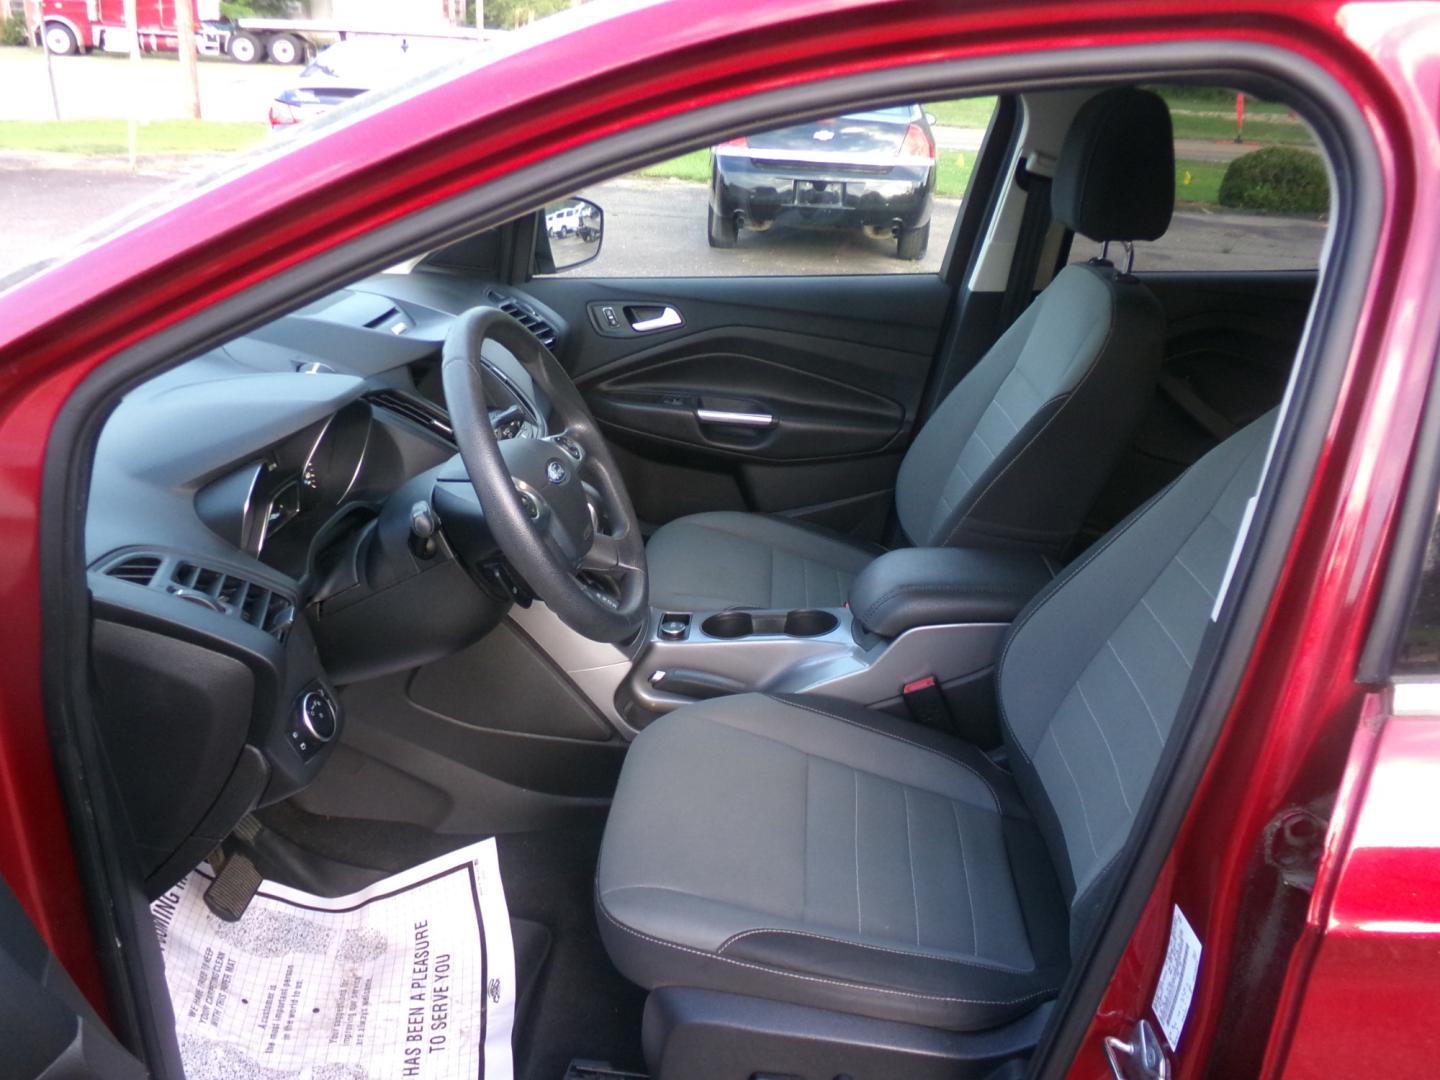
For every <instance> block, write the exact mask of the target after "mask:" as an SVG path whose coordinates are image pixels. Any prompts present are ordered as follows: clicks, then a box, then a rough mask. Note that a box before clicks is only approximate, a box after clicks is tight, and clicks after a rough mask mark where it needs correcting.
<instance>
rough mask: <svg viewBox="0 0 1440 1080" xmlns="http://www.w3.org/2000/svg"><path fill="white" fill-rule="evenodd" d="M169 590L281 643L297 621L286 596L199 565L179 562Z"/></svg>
mask: <svg viewBox="0 0 1440 1080" xmlns="http://www.w3.org/2000/svg"><path fill="white" fill-rule="evenodd" d="M166 588H167V591H168V592H171V593H174V594H175V595H177V596H179V597H181V599H184V600H192V601H194V602H196V603H199V604H201V605H202V606H204V607H208V608H210V609H211V610H212V611H218V612H220V613H221V614H222V615H230V616H233V617H235V618H238V619H239V620H240V621H241V622H245V623H249V624H250V625H251V626H254V627H256V628H258V629H260V630H264V631H265V632H266V633H267V634H269V635H270V636H271V637H273V638H275V639H276V640H278V641H284V640H285V635H286V634H287V633H288V632H289V630H290V624H291V623H292V622H294V621H295V602H294V601H293V600H291V599H290V598H289V597H288V596H286V595H285V594H284V593H280V592H276V591H275V590H274V589H269V588H266V587H265V586H263V585H257V584H256V583H255V582H253V581H248V580H246V579H245V578H242V577H238V576H236V575H235V574H229V573H226V572H224V571H222V570H215V569H212V568H210V567H208V566H201V565H200V564H199V563H193V562H185V561H181V562H178V563H176V564H175V569H174V571H173V572H172V573H171V575H170V583H169V585H168V586H167V587H166Z"/></svg>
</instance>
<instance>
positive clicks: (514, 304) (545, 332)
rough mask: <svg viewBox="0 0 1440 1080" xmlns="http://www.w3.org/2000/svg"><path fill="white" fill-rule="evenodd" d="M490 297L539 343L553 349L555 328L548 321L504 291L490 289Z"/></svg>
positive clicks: (555, 336)
mask: <svg viewBox="0 0 1440 1080" xmlns="http://www.w3.org/2000/svg"><path fill="white" fill-rule="evenodd" d="M490 299H492V300H494V301H495V306H496V307H498V308H499V309H500V310H501V311H503V312H505V314H506V315H509V316H510V317H511V318H512V319H514V320H515V321H516V322H518V323H519V324H520V325H521V326H523V327H525V329H526V330H529V331H530V333H532V334H534V335H535V336H536V337H537V338H539V339H540V344H541V345H544V346H545V347H546V348H547V349H549V350H550V351H552V352H553V351H554V350H555V342H556V340H557V335H556V333H555V328H554V327H553V326H551V325H550V324H549V323H548V322H546V321H545V320H544V319H542V318H541V317H540V316H539V315H536V314H535V312H533V311H532V310H530V308H528V307H526V306H525V305H524V304H522V303H520V301H518V300H516V299H514V298H513V297H510V296H506V295H505V294H504V293H499V292H495V291H494V290H493V289H492V290H491V292H490Z"/></svg>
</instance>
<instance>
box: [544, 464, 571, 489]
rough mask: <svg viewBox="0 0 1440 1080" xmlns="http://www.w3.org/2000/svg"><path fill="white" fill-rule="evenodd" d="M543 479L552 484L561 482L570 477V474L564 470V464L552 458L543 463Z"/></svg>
mask: <svg viewBox="0 0 1440 1080" xmlns="http://www.w3.org/2000/svg"><path fill="white" fill-rule="evenodd" d="M545 479H546V480H549V481H550V483H552V484H563V483H564V482H565V481H566V480H569V479H570V474H569V473H568V472H566V471H565V466H564V465H561V464H560V462H558V461H555V460H553V459H552V460H550V461H548V462H546V463H545Z"/></svg>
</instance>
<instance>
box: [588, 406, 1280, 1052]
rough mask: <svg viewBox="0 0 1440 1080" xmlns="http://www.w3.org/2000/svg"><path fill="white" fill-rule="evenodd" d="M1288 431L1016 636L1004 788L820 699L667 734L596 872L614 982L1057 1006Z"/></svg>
mask: <svg viewBox="0 0 1440 1080" xmlns="http://www.w3.org/2000/svg"><path fill="white" fill-rule="evenodd" d="M1272 427H1273V417H1265V418H1263V419H1262V420H1260V421H1257V422H1256V423H1254V424H1252V425H1251V426H1250V427H1247V428H1246V429H1244V430H1243V431H1241V432H1240V433H1239V434H1237V435H1235V436H1233V437H1232V438H1230V439H1229V440H1227V441H1226V442H1224V443H1222V444H1221V445H1220V446H1218V447H1217V448H1216V449H1215V450H1213V451H1211V453H1210V454H1208V455H1207V456H1206V457H1204V458H1203V459H1201V461H1200V462H1198V463H1197V464H1196V465H1195V466H1194V467H1192V468H1191V469H1190V470H1189V471H1188V472H1186V473H1185V474H1184V475H1183V476H1181V477H1180V478H1179V480H1177V481H1176V482H1175V483H1174V484H1173V485H1172V486H1171V487H1170V488H1169V489H1168V490H1166V491H1165V492H1163V493H1162V494H1161V495H1159V496H1157V497H1156V498H1155V499H1154V500H1152V501H1151V502H1150V503H1148V504H1147V505H1146V506H1145V507H1144V508H1142V509H1141V510H1140V511H1137V512H1136V513H1135V514H1133V515H1132V516H1131V517H1130V518H1129V519H1128V520H1127V521H1125V522H1124V523H1122V524H1121V525H1120V526H1118V527H1117V528H1115V529H1114V530H1112V531H1111V532H1110V533H1109V534H1108V535H1107V536H1106V537H1105V538H1104V539H1103V540H1101V541H1100V542H1099V543H1097V544H1096V545H1094V546H1093V547H1092V548H1091V549H1090V550H1089V551H1087V552H1086V553H1085V554H1084V555H1083V556H1082V557H1081V558H1080V559H1078V560H1076V561H1075V562H1074V563H1072V564H1071V565H1070V566H1069V567H1067V568H1066V569H1065V571H1064V572H1063V573H1062V574H1061V575H1060V576H1059V577H1058V578H1057V579H1056V580H1055V581H1054V582H1053V583H1052V584H1051V586H1049V587H1048V588H1047V590H1046V591H1045V592H1043V593H1042V594H1041V595H1040V596H1038V597H1037V598H1036V599H1035V600H1034V601H1032V603H1031V605H1030V606H1029V607H1028V608H1027V609H1026V611H1025V612H1023V613H1022V615H1021V616H1020V618H1019V619H1018V620H1017V621H1016V622H1015V624H1014V626H1013V627H1012V629H1011V631H1010V633H1009V635H1008V637H1007V639H1006V643H1005V646H1004V648H1003V651H1002V653H1001V656H1000V660H999V665H998V675H997V696H998V701H999V705H1000V708H1001V715H1002V719H1003V725H1002V726H1003V733H1004V739H1005V746H1006V748H1007V751H1008V758H1009V766H1010V768H1009V769H1008V770H1007V769H1004V768H1000V767H999V766H997V765H996V763H995V762H994V761H993V760H991V759H990V758H989V757H987V756H986V755H985V754H983V753H981V752H980V751H979V750H978V749H976V748H975V747H974V746H971V745H969V744H967V743H965V742H963V741H962V740H960V739H957V738H954V737H952V736H949V735H946V734H944V733H941V732H939V731H936V730H934V729H931V728H927V727H923V726H921V725H918V724H913V723H909V722H907V721H904V720H899V719H896V718H895V717H893V716H890V715H888V714H884V713H879V712H874V711H871V710H867V709H863V708H858V707H856V706H854V705H847V704H843V703H839V702H835V701H829V700H826V699H824V698H815V697H810V696H796V697H774V696H768V695H761V694H748V695H742V696H736V697H726V698H717V699H715V700H711V701H706V702H702V703H700V704H697V705H692V706H688V707H686V708H683V709H679V710H677V711H675V712H673V713H671V714H669V715H667V716H664V717H661V718H660V719H659V720H657V721H655V722H654V723H653V724H652V725H651V726H650V727H648V728H647V729H646V730H645V731H643V732H642V733H641V734H640V736H639V738H637V739H636V740H635V742H634V744H633V745H632V747H631V749H630V751H629V754H628V756H627V758H626V761H625V766H624V769H623V770H622V772H621V776H620V784H619V788H618V790H617V791H616V793H615V800H614V803H613V805H612V808H611V811H610V817H609V821H608V822H607V824H606V830H605V838H604V842H603V844H602V847H601V851H600V863H599V870H598V873H597V880H596V905H597V912H598V918H599V922H600V929H601V934H602V937H603V938H604V941H605V944H606V947H607V949H608V950H609V952H610V955H611V957H612V959H613V960H614V961H615V964H616V966H617V967H618V968H619V969H620V970H621V971H622V972H623V973H624V974H626V975H627V976H629V977H630V978H631V979H633V980H634V981H635V982H637V983H640V984H641V985H642V986H645V987H647V988H651V989H654V988H659V987H690V988H697V989H701V990H711V991H722V992H728V993H732V994H740V995H746V996H749V997H752V998H760V999H765V1000H768V1001H779V1002H789V1003H793V1004H796V1005H808V1006H812V1007H818V1008H823V1009H829V1010H833V1011H838V1012H841V1013H848V1014H853V1015H858V1016H865V1017H870V1018H873V1019H878V1020H895V1021H902V1022H905V1023H909V1024H914V1025H923V1026H928V1027H934V1028H943V1029H947V1030H952V1031H962V1032H968V1031H980V1030H984V1029H986V1028H993V1027H995V1026H997V1025H1000V1024H1003V1023H1005V1022H1006V1021H1008V1020H1012V1019H1015V1018H1016V1017H1019V1016H1021V1015H1023V1014H1025V1013H1027V1012H1029V1011H1031V1010H1033V1009H1034V1008H1036V1007H1037V1005H1039V1004H1040V1003H1041V1002H1044V1001H1046V1000H1048V999H1049V998H1052V997H1054V996H1055V994H1056V993H1057V992H1058V988H1059V986H1060V983H1061V980H1062V979H1063V978H1064V976H1065V974H1066V971H1067V969H1068V967H1069V965H1070V963H1071V957H1072V954H1073V952H1074V951H1075V950H1076V949H1078V948H1079V947H1080V946H1081V945H1082V944H1083V943H1084V942H1085V940H1086V938H1087V935H1088V934H1089V933H1090V932H1091V931H1092V929H1093V926H1094V923H1095V919H1096V913H1097V907H1098V905H1099V903H1100V901H1101V900H1102V898H1103V897H1104V896H1105V895H1106V890H1107V886H1109V885H1110V884H1111V883H1112V882H1113V879H1114V874H1115V873H1116V872H1117V868H1118V866H1119V865H1120V863H1119V862H1118V857H1119V856H1120V854H1121V853H1122V852H1123V850H1124V848H1125V845H1126V844H1127V842H1128V841H1129V840H1130V839H1131V838H1132V835H1133V834H1134V833H1135V830H1136V829H1137V827H1138V828H1143V827H1144V822H1143V821H1142V820H1141V819H1140V816H1139V815H1140V810H1141V807H1142V804H1143V802H1144V800H1145V798H1146V796H1147V792H1148V791H1149V789H1150V787H1151V785H1152V783H1153V782H1154V780H1155V777H1156V775H1157V771H1158V770H1159V769H1160V766H1161V762H1162V760H1163V759H1164V757H1165V755H1166V753H1167V751H1168V750H1169V749H1170V747H1171V746H1172V745H1173V743H1174V740H1175V739H1176V738H1177V737H1179V735H1180V729H1179V727H1178V726H1177V718H1178V717H1179V715H1180V710H1181V704H1182V697H1183V695H1184V693H1185V690H1186V686H1187V684H1188V682H1189V680H1190V676H1191V672H1192V670H1193V668H1194V666H1195V664H1196V662H1197V660H1198V658H1199V656H1200V653H1201V643H1202V640H1203V638H1204V636H1205V633H1206V629H1207V627H1208V626H1209V624H1210V618H1211V612H1212V610H1213V609H1214V608H1215V605H1216V603H1217V597H1219V595H1220V593H1221V591H1222V589H1223V588H1224V582H1225V576H1226V570H1227V566H1228V562H1229V558H1230V553H1231V551H1232V549H1233V547H1234V544H1235V542H1236V538H1237V535H1238V534H1239V531H1240V528H1241V523H1242V521H1243V519H1244V513H1245V506H1246V503H1247V501H1248V500H1249V498H1250V497H1251V495H1252V494H1253V493H1254V492H1255V490H1256V487H1257V484H1258V481H1259V478H1260V476H1261V471H1262V468H1263V465H1264V462H1265V458H1266V452H1267V449H1268V445H1269V437H1270V433H1271V430H1272Z"/></svg>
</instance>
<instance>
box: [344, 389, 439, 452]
mask: <svg viewBox="0 0 1440 1080" xmlns="http://www.w3.org/2000/svg"><path fill="white" fill-rule="evenodd" d="M365 400H366V401H368V402H370V404H372V405H375V406H378V407H379V408H382V409H384V410H385V411H386V412H390V413H394V414H395V415H396V416H403V417H404V418H405V419H406V420H409V421H410V422H411V423H412V424H419V425H420V426H421V427H423V428H426V429H428V430H429V431H431V432H432V433H434V434H435V435H438V436H439V437H440V438H442V439H444V440H445V441H446V442H447V443H449V444H450V445H451V446H454V445H455V429H454V428H453V427H451V426H450V414H449V413H447V412H446V411H445V410H444V409H442V408H441V407H440V406H439V405H436V404H433V403H432V402H429V401H426V400H425V399H424V398H419V397H414V396H412V395H410V394H405V393H402V392H401V391H399V390H375V391H373V392H372V393H369V394H366V395H365Z"/></svg>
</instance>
